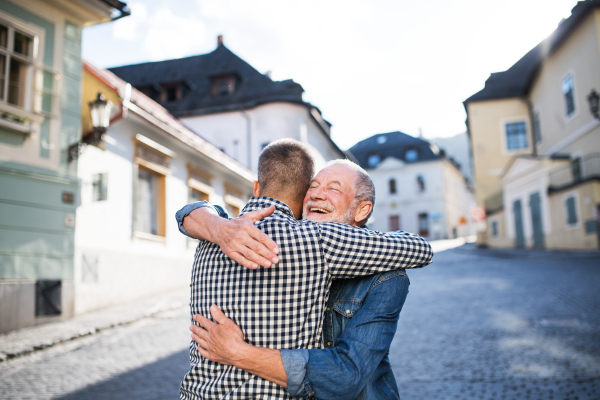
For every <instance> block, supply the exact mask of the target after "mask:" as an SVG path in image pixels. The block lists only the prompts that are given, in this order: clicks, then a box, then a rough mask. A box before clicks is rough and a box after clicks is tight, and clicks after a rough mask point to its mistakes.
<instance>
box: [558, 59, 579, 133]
mask: <svg viewBox="0 0 600 400" xmlns="http://www.w3.org/2000/svg"><path fill="white" fill-rule="evenodd" d="M568 78H571V82H572V87H571V88H572V93H573V112H571V114H567V100H566V93H565V92H564V89H563V86H564V82H565V80H567V79H568ZM560 94H561V102H562V105H563V112H564V114H563V116H564V119H565V122H569V121H571V120H572V119H573V118H575V116H577V114H578V113H579V105H578V104H577V96H576V93H575V73H574V72H573V70H569V71H567V73H565V74H564V75H563V77H562V78H561V80H560Z"/></svg>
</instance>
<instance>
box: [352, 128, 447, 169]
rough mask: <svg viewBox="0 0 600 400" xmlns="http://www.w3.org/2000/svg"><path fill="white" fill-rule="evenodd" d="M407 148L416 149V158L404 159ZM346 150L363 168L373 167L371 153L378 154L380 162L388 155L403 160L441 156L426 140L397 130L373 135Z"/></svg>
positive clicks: (431, 158)
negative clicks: (370, 159) (370, 160)
mask: <svg viewBox="0 0 600 400" xmlns="http://www.w3.org/2000/svg"><path fill="white" fill-rule="evenodd" d="M408 150H416V152H417V158H416V160H414V161H411V160H407V159H406V152H407V151H408ZM348 151H349V152H350V153H352V154H353V155H354V157H355V158H356V160H357V161H358V164H359V165H360V166H361V167H363V168H365V169H370V168H373V167H374V165H369V157H370V156H373V155H378V156H379V160H380V161H379V162H380V163H381V162H383V161H384V160H385V159H386V158H388V157H394V158H397V159H399V160H402V161H404V162H419V161H429V160H437V159H439V158H441V156H440V154H439V153H438V151H437V148H436V147H435V146H432V145H431V144H430V143H429V142H428V141H426V140H423V139H419V138H416V137H413V136H410V135H407V134H406V133H402V132H399V131H396V132H389V133H380V134H377V135H373V136H371V137H370V138H367V139H365V140H362V141H360V142H358V143H357V144H355V145H354V146H352V147H351V148H350V149H348Z"/></svg>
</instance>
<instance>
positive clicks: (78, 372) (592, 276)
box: [0, 244, 600, 400]
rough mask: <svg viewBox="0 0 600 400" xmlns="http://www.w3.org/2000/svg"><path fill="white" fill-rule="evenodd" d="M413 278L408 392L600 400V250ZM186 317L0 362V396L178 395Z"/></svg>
mask: <svg viewBox="0 0 600 400" xmlns="http://www.w3.org/2000/svg"><path fill="white" fill-rule="evenodd" d="M409 276H410V280H411V286H410V293H409V295H408V298H407V301H406V303H405V306H404V309H403V311H402V315H401V318H400V322H399V326H398V331H397V333H396V336H395V339H394V342H393V344H392V347H391V349H390V360H391V362H392V365H393V368H394V373H395V375H396V379H397V381H398V386H399V388H400V394H401V397H402V399H403V400H421V399H482V400H484V399H485V400H489V399H494V400H510V399H519V400H520V399H532V400H535V399H544V400H546V399H550V400H554V399H557V400H558V399H560V400H564V399H599V398H600V340H599V338H600V335H599V333H600V296H598V288H599V287H600V254H599V253H566V252H539V251H538V252H523V251H499V250H480V249H476V248H475V247H474V246H472V245H468V244H467V245H464V246H462V247H459V248H456V249H452V250H446V251H443V252H440V253H437V254H436V255H435V257H434V263H433V264H431V265H429V266H427V267H426V268H423V269H418V270H413V271H409ZM183 296H185V297H186V302H187V291H185V294H184V295H183ZM115 317H118V318H120V317H119V316H115ZM118 318H117V319H118ZM188 325H189V314H188V311H187V307H185V306H184V307H178V308H175V309H174V310H173V311H170V312H159V313H154V314H153V316H152V317H147V318H143V319H141V320H138V321H137V322H133V323H130V324H127V325H121V326H118V327H116V328H113V329H101V330H99V331H98V333H96V334H94V335H88V336H84V337H82V338H79V339H76V340H71V341H67V342H63V343H61V344H57V345H54V346H52V347H50V348H47V349H45V350H41V351H38V352H34V353H32V354H30V355H27V356H24V357H20V358H15V359H10V360H7V361H5V362H1V363H0V398H2V399H4V398H7V399H28V398H29V399H51V398H52V399H92V400H95V399H169V398H177V397H178V387H179V383H180V381H181V379H182V378H183V375H184V373H185V372H186V371H187V368H188V346H189V331H188V329H187V328H188ZM38 342H39V340H38Z"/></svg>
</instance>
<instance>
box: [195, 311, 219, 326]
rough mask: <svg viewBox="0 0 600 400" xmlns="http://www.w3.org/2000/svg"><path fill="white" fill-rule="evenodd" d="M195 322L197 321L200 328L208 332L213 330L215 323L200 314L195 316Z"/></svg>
mask: <svg viewBox="0 0 600 400" xmlns="http://www.w3.org/2000/svg"><path fill="white" fill-rule="evenodd" d="M194 321H196V322H197V323H199V324H200V326H201V327H202V328H204V329H206V330H208V329H210V328H212V327H213V326H214V325H215V323H214V322H212V321H211V320H210V319H208V318H206V317H204V316H203V315H200V314H196V315H194Z"/></svg>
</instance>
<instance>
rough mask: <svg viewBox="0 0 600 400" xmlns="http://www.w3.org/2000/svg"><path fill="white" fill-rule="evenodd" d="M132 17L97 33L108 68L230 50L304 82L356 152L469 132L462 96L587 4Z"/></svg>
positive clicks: (244, 9) (294, 6)
mask: <svg viewBox="0 0 600 400" xmlns="http://www.w3.org/2000/svg"><path fill="white" fill-rule="evenodd" d="M126 2H127V4H128V5H129V6H130V8H131V10H132V14H131V16H129V17H126V18H123V19H121V20H118V21H115V22H111V23H105V24H102V25H97V26H93V27H89V28H85V29H84V32H83V57H84V58H85V59H86V60H88V61H90V62H91V63H93V64H94V65H96V66H98V67H101V68H107V67H114V66H120V65H127V64H136V63H140V62H146V61H160V60H165V59H172V58H180V57H187V56H193V55H197V54H205V53H208V52H211V51H213V50H214V49H215V48H216V44H217V35H223V37H224V42H225V45H226V46H227V47H228V48H229V49H230V50H232V51H233V52H234V53H235V54H237V55H238V56H240V57H241V58H242V59H244V60H245V61H247V62H248V63H249V64H250V65H252V66H253V67H254V68H256V69H257V70H258V71H260V72H263V73H264V72H267V71H271V74H272V75H271V76H272V78H273V79H274V80H284V79H293V80H294V81H296V82H298V83H299V84H301V85H302V87H303V88H304V90H305V93H304V100H305V101H308V102H310V103H312V104H314V105H315V106H317V107H319V109H320V110H321V111H322V113H323V117H324V118H325V119H327V120H328V121H329V122H331V123H332V124H333V127H332V131H331V132H332V138H333V139H334V141H335V142H336V143H337V144H338V146H339V147H340V148H342V149H347V148H349V147H351V146H352V145H354V144H355V143H357V142H358V141H360V140H363V139H365V138H367V137H369V136H372V135H374V134H377V133H384V132H391V131H397V130H399V131H402V132H404V133H407V134H409V135H413V136H418V135H419V134H420V133H422V134H423V136H424V137H425V138H435V137H448V136H453V135H456V134H458V133H462V132H464V131H465V130H466V128H465V119H466V113H465V110H464V107H463V104H462V102H463V101H464V100H465V99H466V98H468V97H469V96H471V95H472V94H474V93H476V92H477V91H479V90H481V89H482V88H483V86H484V84H485V80H486V79H487V78H488V76H489V74H490V73H491V72H498V71H504V70H506V69H508V68H509V67H510V66H511V65H512V64H514V63H515V62H516V61H518V60H519V59H520V58H521V57H522V56H523V55H524V54H525V53H526V52H527V51H529V50H530V49H531V48H532V47H534V46H535V45H537V44H538V43H539V42H540V41H542V40H543V39H544V38H545V37H547V36H548V35H549V34H550V33H551V32H552V31H553V30H554V29H555V28H556V27H557V26H558V23H559V22H560V21H561V20H562V19H563V18H568V17H569V15H570V12H571V9H572V8H573V7H574V6H575V4H576V1H575V0H503V1H501V2H499V1H492V0H413V1H406V0H361V1H358V0H302V1H299V0H298V1H290V0H252V1H248V0H169V1H163V0H143V1H140V0H132V1H128V0H126Z"/></svg>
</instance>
